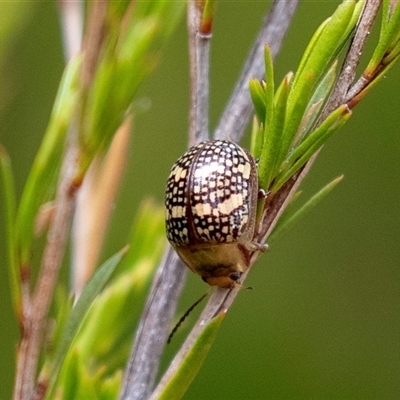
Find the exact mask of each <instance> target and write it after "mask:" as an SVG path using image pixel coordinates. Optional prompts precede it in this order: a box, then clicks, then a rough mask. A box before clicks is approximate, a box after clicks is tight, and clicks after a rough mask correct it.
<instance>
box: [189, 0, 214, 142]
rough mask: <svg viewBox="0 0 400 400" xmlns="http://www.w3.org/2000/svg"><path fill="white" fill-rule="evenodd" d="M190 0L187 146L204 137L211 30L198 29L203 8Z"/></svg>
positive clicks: (206, 137)
mask: <svg viewBox="0 0 400 400" xmlns="http://www.w3.org/2000/svg"><path fill="white" fill-rule="evenodd" d="M197 3H198V2H196V1H194V0H192V1H189V4H188V18H187V24H188V32H189V58H190V63H189V64H190V103H191V104H190V118H189V120H190V126H189V147H190V146H193V145H194V144H196V143H199V142H202V141H203V140H207V139H208V137H209V135H208V97H209V70H210V39H211V33H207V34H204V33H203V32H201V30H200V23H201V18H202V9H201V7H200V6H199V5H198V4H197Z"/></svg>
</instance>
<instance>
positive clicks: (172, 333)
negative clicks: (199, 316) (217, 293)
mask: <svg viewBox="0 0 400 400" xmlns="http://www.w3.org/2000/svg"><path fill="white" fill-rule="evenodd" d="M210 291H211V289H210V290H207V292H205V293H204V294H203V295H202V296H201V297H200V298H199V299H198V300H196V301H195V302H194V303H193V304H192V305H191V306H190V307H189V308H188V310H187V311H186V312H185V314H183V315H182V317H181V318H180V319H179V321H178V322H177V323H176V325H175V326H174V329H172V331H171V333H170V334H169V336H168V340H167V344H169V343H171V340H172V337H173V336H174V335H175V332H176V331H177V330H178V329H179V327H180V326H181V325H182V323H183V321H184V320H185V319H186V318H187V316H188V315H189V314H190V313H191V312H192V311H193V310H194V308H195V307H196V306H197V305H199V304H200V303H201V302H202V300H204V299H205V298H206V297H207V296H208V295H209V294H210Z"/></svg>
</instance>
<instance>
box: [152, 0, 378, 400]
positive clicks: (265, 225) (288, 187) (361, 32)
mask: <svg viewBox="0 0 400 400" xmlns="http://www.w3.org/2000/svg"><path fill="white" fill-rule="evenodd" d="M368 3H376V0H375V1H374V0H370V1H367V4H366V6H365V7H366V8H367V7H370V6H372V4H368ZM369 18H370V14H369V13H365V12H364V13H363V14H362V15H361V17H360V21H359V24H358V26H357V29H356V33H355V36H356V37H359V40H360V41H365V40H366V38H367V36H368V34H369V30H367V29H366V28H365V26H367V25H368V24H365V23H364V22H365V19H369ZM349 53H350V54H349V55H348V57H347V58H346V60H352V62H351V63H349V64H346V65H343V68H342V71H346V72H349V70H351V71H352V72H354V74H353V78H354V76H355V69H356V67H357V65H358V61H359V58H360V57H361V52H360V51H358V50H357V46H355V47H351V48H350V50H349ZM346 67H348V68H347V69H346ZM340 82H342V80H341V79H340V77H339V80H338V83H337V85H344V83H340ZM347 87H348V86H347ZM236 90H237V89H235V91H236ZM238 92H239V93H240V90H239V91H238ZM344 100H345V96H343V97H341V98H340V101H342V102H344ZM333 101H334V99H332V98H331V100H330V101H329V104H328V105H327V107H328V108H329V107H331V102H333ZM339 104H342V103H339ZM237 107H238V108H237ZM237 107H233V109H234V110H238V109H239V106H237ZM240 109H242V110H245V109H246V107H244V106H242V107H241V108H240ZM237 117H238V116H237V115H236V116H235V115H234V116H233V117H232V118H233V120H234V119H235V118H237ZM223 118H224V117H223ZM221 121H222V120H221ZM220 126H221V129H222V126H223V125H222V122H221V123H220ZM216 134H217V135H218V137H222V138H224V137H226V136H224V135H223V131H221V132H218V129H217V132H216ZM317 155H318V151H317V152H316V153H315V154H314V155H313V156H312V157H311V159H310V160H309V161H308V163H307V164H306V165H305V166H304V167H303V168H302V169H301V170H300V171H299V172H297V173H296V174H295V175H294V176H293V177H292V178H290V179H289V180H288V182H286V184H285V185H284V186H283V187H282V188H281V189H280V190H279V191H278V192H277V193H276V194H274V196H270V197H268V196H267V199H266V204H265V211H264V214H263V217H262V220H261V223H260V226H259V229H258V233H257V234H256V237H257V240H258V241H259V242H260V243H264V242H265V240H267V238H268V236H269V234H270V233H271V231H272V230H273V228H274V226H275V225H276V223H277V221H278V219H279V217H280V216H281V214H282V213H283V211H284V209H285V208H286V206H287V204H288V203H289V201H290V199H291V197H292V196H293V194H294V193H295V192H296V191H297V188H298V187H299V185H300V183H301V182H302V180H303V179H304V177H305V176H306V175H307V173H308V172H309V170H310V168H311V166H312V164H313V162H314V160H315V159H316V157H317ZM257 257H258V252H255V253H254V254H253V256H252V261H251V264H252V265H253V264H254V262H255V261H256V259H257ZM249 271H250V269H249V270H248V271H246V273H245V274H243V276H242V277H241V281H242V282H243V281H244V279H245V278H246V276H247V274H248V273H249ZM240 290H241V289H240V288H239V287H235V288H233V289H217V290H216V291H215V292H214V293H213V295H212V296H211V298H210V300H209V301H208V303H207V305H206V307H205V308H204V310H203V312H202V314H201V315H200V318H199V319H198V321H197V323H196V325H195V326H194V327H193V329H192V331H191V332H190V334H189V335H188V337H187V339H186V340H185V342H184V344H183V345H182V347H181V349H180V350H179V352H178V353H177V354H176V356H175V358H174V359H173V361H172V363H171V365H170V367H169V368H168V370H167V372H166V373H165V375H164V376H163V378H162V380H161V381H160V384H159V385H158V386H157V388H156V389H155V391H154V392H153V395H152V397H151V399H152V400H155V399H157V398H158V397H159V395H160V394H161V393H162V391H163V389H164V388H165V385H166V384H167V383H168V382H169V380H170V379H171V377H172V376H174V374H175V373H176V371H177V369H178V368H179V366H180V365H181V363H182V361H183V359H184V358H185V356H186V355H187V352H188V351H189V350H190V349H191V348H192V346H193V343H194V342H195V340H196V339H197V337H198V336H199V335H200V334H201V332H202V330H203V329H204V326H206V325H207V324H208V323H209V322H210V321H211V319H212V318H214V317H215V316H216V315H218V314H219V313H221V312H226V311H227V310H228V309H229V307H230V305H231V304H232V303H233V301H234V299H235V298H236V296H237V294H238V293H239V291H240Z"/></svg>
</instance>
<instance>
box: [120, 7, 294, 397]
mask: <svg viewBox="0 0 400 400" xmlns="http://www.w3.org/2000/svg"><path fill="white" fill-rule="evenodd" d="M296 5H297V1H290V2H287V1H283V0H277V1H275V3H274V5H273V7H272V9H271V15H270V16H268V15H267V17H265V18H264V25H263V27H262V29H261V31H260V34H259V35H258V38H257V42H256V44H255V45H254V46H253V51H252V53H250V56H251V60H248V61H247V62H246V64H245V70H246V69H247V72H246V73H245V72H243V73H242V78H241V80H242V81H243V82H242V84H238V85H237V88H238V87H239V88H241V89H240V90H239V89H235V91H236V90H239V91H240V92H243V93H244V92H246V95H245V96H240V98H239V99H238V102H239V103H240V105H241V107H240V108H239V109H238V108H236V107H235V108H234V109H232V105H231V104H230V105H228V106H227V109H228V107H231V108H230V112H229V113H235V112H240V110H241V109H243V108H248V109H249V110H250V111H249V112H248V113H247V115H244V116H241V118H242V119H241V121H240V124H241V126H242V130H241V134H243V132H244V129H245V127H246V125H247V123H248V120H249V118H250V115H251V109H252V108H251V99H250V96H249V94H248V81H245V79H246V78H244V76H247V75H246V74H250V75H251V73H252V72H251V71H252V70H248V69H249V68H250V66H251V65H252V64H253V63H255V64H257V65H259V66H260V67H259V73H258V76H261V75H262V70H263V62H264V53H263V49H264V41H266V40H268V42H269V43H271V44H272V46H271V47H273V49H274V54H275V55H276V53H277V52H278V49H279V47H280V45H281V43H282V38H283V37H284V34H285V33H286V30H287V28H288V27H289V22H290V20H291V19H292V17H293V14H294V10H295V8H296ZM189 12H190V8H189ZM191 12H193V11H191ZM192 18H193V16H192ZM283 21H286V23H283ZM266 24H269V26H268V27H267V26H266ZM192 39H193V38H192ZM198 42H199V43H198V45H199V46H204V48H206V47H208V44H206V43H205V42H204V41H202V40H200V39H199V40H198ZM192 46H193V47H195V44H190V52H191V53H192V54H193V58H192V55H191V63H192V62H194V63H195V64H196V63H198V64H196V66H197V67H196V68H195V66H193V65H192V66H191V71H192V70H193V71H192V72H191V82H192V83H191V84H192V97H191V101H192V104H191V113H190V116H191V119H192V118H195V121H193V120H192V121H191V127H190V138H189V141H190V142H192V141H197V140H203V138H205V137H204V136H202V135H201V134H200V135H197V134H198V132H201V130H202V129H204V130H203V132H206V130H205V127H206V126H207V125H208V122H206V121H207V120H208V117H207V119H206V117H205V113H207V115H208V94H207V95H205V94H204V92H203V94H200V93H201V90H204V88H198V89H197V90H196V89H195V90H194V89H193V86H194V87H195V88H196V87H198V86H199V85H200V83H201V82H202V79H203V78H199V77H198V75H197V74H199V75H200V76H202V74H205V72H204V71H203V72H201V71H199V70H198V69H199V67H200V66H201V64H200V63H201V60H200V59H198V58H197V57H196V56H195V54H196V53H195V52H194V50H193V48H192ZM258 47H260V48H259V49H258ZM202 51H203V52H205V51H206V50H205V49H203V50H202ZM207 63H208V61H207ZM207 68H208V67H207ZM200 69H201V68H200ZM207 76H208V71H207ZM252 77H254V76H252ZM196 82H197V83H196ZM193 91H195V92H196V93H193ZM207 93H208V86H207ZM234 93H235V92H234ZM205 99H206V100H207V103H205ZM234 103H235V101H233V102H232V104H233V106H235V104H234ZM206 104H207V106H206ZM205 107H207V108H205ZM194 108H196V111H194ZM200 110H203V111H202V113H200ZM235 110H236V111H235ZM237 110H239V111H237ZM227 113H228V112H225V114H227ZM229 113H228V114H229ZM225 114H224V115H225ZM199 127H201V128H199ZM219 129H220V136H218V137H219V138H222V137H223V138H227V137H231V138H232V139H236V140H237V139H238V137H237V136H235V135H239V131H237V132H236V133H235V135H233V134H232V132H231V131H230V129H231V125H230V124H227V125H226V126H224V125H221V123H220V128H219ZM215 137H217V136H215ZM186 272H187V268H186V267H185V266H183V264H182V262H181V261H180V260H179V258H178V257H177V255H176V253H175V251H174V250H172V249H171V247H170V246H168V247H167V249H166V251H165V253H164V257H163V260H162V262H161V264H160V266H159V267H158V272H157V275H156V277H155V280H154V282H153V286H152V289H151V291H150V294H149V296H148V299H147V303H146V306H145V310H144V313H143V316H142V318H141V321H140V323H139V328H138V330H137V332H136V335H135V342H134V346H133V349H132V353H131V356H130V359H129V362H128V366H127V369H126V372H125V377H124V382H123V387H122V391H121V393H120V398H121V399H130V400H133V399H144V398H149V397H150V393H151V391H152V388H153V386H154V382H155V378H156V375H157V371H158V365H159V359H160V356H161V353H162V349H163V347H164V345H165V342H166V339H167V337H168V333H169V329H170V321H171V319H172V317H173V314H174V311H175V308H176V304H177V301H178V299H179V296H180V293H181V290H182V288H183V285H184V280H185V277H186ZM219 292H220V290H219V291H217V292H216V293H219ZM223 292H224V293H225V292H226V291H223ZM214 296H215V294H214V295H213V297H214Z"/></svg>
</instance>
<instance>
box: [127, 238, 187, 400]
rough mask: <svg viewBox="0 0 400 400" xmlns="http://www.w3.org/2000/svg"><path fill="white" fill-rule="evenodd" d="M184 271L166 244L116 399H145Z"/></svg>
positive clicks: (164, 341)
mask: <svg viewBox="0 0 400 400" xmlns="http://www.w3.org/2000/svg"><path fill="white" fill-rule="evenodd" d="M186 274H187V268H186V267H185V266H184V265H183V264H182V261H180V260H179V258H178V256H177V254H176V252H175V251H174V250H173V249H172V248H171V246H169V245H168V248H167V250H166V251H165V253H164V256H163V258H162V260H161V263H160V266H159V267H158V270H157V274H156V276H155V278H154V280H153V285H152V287H151V290H150V294H149V297H148V299H147V302H146V305H145V309H144V311H143V315H142V318H141V320H140V323H139V327H138V329H137V332H136V335H135V341H134V345H133V348H132V351H131V356H130V358H129V361H128V365H127V368H126V371H125V376H124V382H123V386H122V389H121V393H120V396H119V398H120V399H130V400H133V399H147V398H149V396H150V393H151V390H152V388H153V386H154V382H155V379H156V376H157V371H158V366H159V362H160V357H161V354H162V350H163V348H164V345H165V343H166V340H167V337H168V331H169V326H170V323H171V319H172V317H173V316H174V313H175V308H176V304H177V302H178V299H179V297H180V294H181V292H182V289H183V286H184V284H185V281H186V279H185V278H186Z"/></svg>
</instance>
